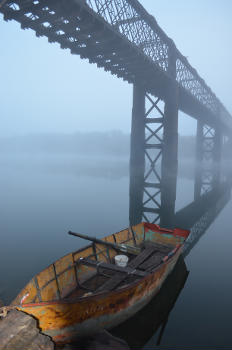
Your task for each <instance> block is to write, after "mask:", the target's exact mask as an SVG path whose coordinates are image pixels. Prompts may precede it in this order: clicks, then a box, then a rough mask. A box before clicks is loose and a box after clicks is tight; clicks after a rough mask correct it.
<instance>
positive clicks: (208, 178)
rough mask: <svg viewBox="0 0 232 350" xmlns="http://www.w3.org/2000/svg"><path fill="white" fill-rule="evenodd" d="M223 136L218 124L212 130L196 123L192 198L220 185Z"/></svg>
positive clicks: (200, 123)
mask: <svg viewBox="0 0 232 350" xmlns="http://www.w3.org/2000/svg"><path fill="white" fill-rule="evenodd" d="M222 140H223V134H222V130H221V126H220V124H219V123H218V124H217V125H216V126H215V127H214V128H213V127H210V126H208V125H206V124H204V123H203V122H202V121H198V122H197V136H196V165H195V187H194V198H195V199H197V198H199V197H200V196H201V195H203V194H205V193H208V192H209V191H211V190H213V189H215V188H217V187H218V186H219V185H220V166H221V157H222Z"/></svg>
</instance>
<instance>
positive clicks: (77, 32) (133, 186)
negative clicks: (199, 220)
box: [0, 0, 232, 226]
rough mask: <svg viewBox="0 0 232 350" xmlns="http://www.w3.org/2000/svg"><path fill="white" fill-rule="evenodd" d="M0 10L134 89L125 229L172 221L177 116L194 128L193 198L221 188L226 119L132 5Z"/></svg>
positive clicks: (19, 3)
mask: <svg viewBox="0 0 232 350" xmlns="http://www.w3.org/2000/svg"><path fill="white" fill-rule="evenodd" d="M0 12H1V13H2V14H3V17H4V20H6V21H8V20H16V21H18V22H19V23H20V24H21V27H22V29H28V28H30V29H32V30H34V31H35V34H36V36H38V37H40V36H46V37H47V38H48V41H49V42H50V43H52V42H57V43H59V44H60V47H61V48H62V49H70V52H71V53H72V54H76V55H79V56H80V57H81V58H82V59H88V60H89V62H90V63H95V64H97V66H98V67H102V68H104V69H105V70H106V71H109V72H110V73H111V74H114V75H116V76H117V77H119V78H122V79H123V80H125V81H127V82H129V83H131V84H132V85H133V91H134V93H133V110H132V126H131V154H130V221H131V223H136V222H137V221H141V219H143V220H148V221H151V222H158V221H160V222H161V224H165V225H167V226H172V225H173V223H174V220H175V218H174V216H175V215H174V213H175V199H176V180H177V170H178V157H177V151H178V111H179V110H180V111H183V112H184V113H185V114H187V115H189V116H191V117H192V118H195V119H196V120H197V125H198V126H197V135H196V138H197V150H196V159H197V164H198V166H197V169H196V174H195V200H197V199H198V198H200V197H201V196H202V195H204V193H207V192H210V191H212V190H213V189H214V188H216V187H217V186H218V185H219V183H220V172H219V170H218V169H219V167H215V164H217V165H218V164H219V163H220V160H221V154H222V145H223V142H226V141H230V140H231V133H232V118H231V115H230V114H229V113H228V111H227V110H226V108H225V107H224V106H223V104H222V103H221V101H220V100H219V99H218V98H217V97H216V95H215V94H214V93H213V92H212V91H211V89H210V88H209V87H208V86H207V84H206V82H205V81H204V80H203V79H202V78H201V77H200V76H199V74H198V73H197V71H196V70H195V69H194V68H193V67H192V66H191V65H190V64H189V62H188V60H187V59H186V57H185V56H183V55H182V54H181V53H180V51H179V50H178V49H177V48H176V46H175V43H174V42H173V40H172V39H170V38H169V37H168V36H167V35H166V34H165V33H164V31H163V30H162V29H161V28H160V27H159V25H158V24H157V22H156V20H155V18H154V17H153V16H151V15H150V14H149V13H148V12H147V11H146V10H145V9H144V7H143V6H142V5H141V4H140V3H139V1H138V0H13V1H12V0H0ZM161 209H162V210H161ZM161 212H162V213H163V214H162V215H161Z"/></svg>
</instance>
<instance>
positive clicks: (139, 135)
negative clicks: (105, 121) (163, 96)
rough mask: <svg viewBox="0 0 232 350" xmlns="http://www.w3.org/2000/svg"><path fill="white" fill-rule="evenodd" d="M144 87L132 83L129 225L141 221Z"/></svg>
mask: <svg viewBox="0 0 232 350" xmlns="http://www.w3.org/2000/svg"><path fill="white" fill-rule="evenodd" d="M144 126H145V89H144V87H143V86H141V85H140V84H139V83H136V84H134V90H133V109H132V123H131V142H130V194H129V196H130V209H129V211H130V213H129V220H130V224H131V225H135V224H137V223H139V222H141V221H142V212H143V208H142V207H143V189H144V172H145V153H144V146H145V129H144Z"/></svg>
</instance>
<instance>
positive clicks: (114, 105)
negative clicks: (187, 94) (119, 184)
mask: <svg viewBox="0 0 232 350" xmlns="http://www.w3.org/2000/svg"><path fill="white" fill-rule="evenodd" d="M140 2H141V3H142V4H143V5H144V7H145V8H146V9H147V10H148V11H149V12H150V13H151V14H152V15H153V16H154V17H155V18H156V20H157V21H158V23H159V24H160V26H161V27H162V28H163V29H164V30H165V32H166V33H167V35H168V36H169V37H171V38H172V39H173V40H174V41H175V43H176V45H177V47H178V48H179V50H180V51H181V52H182V54H183V55H185V56H187V58H188V60H189V62H190V63H191V64H192V66H193V67H194V68H196V69H197V70H198V72H199V74H200V75H201V76H202V78H203V79H205V81H206V83H207V84H208V85H209V86H210V87H211V88H212V90H213V91H214V92H215V93H216V95H217V96H218V97H219V98H220V99H221V101H222V102H223V104H224V105H225V106H226V108H227V109H228V110H229V112H230V113H231V112H232V101H231V96H230V95H231V89H230V82H231V81H232V69H231V62H232V47H231V34H232V21H231V15H232V2H231V0H220V2H219V1H212V0H194V1H193V0H188V1H186V0H175V1H170V0H141V1H140ZM0 58H1V60H0V62H1V64H0V76H1V84H0V94H1V107H0V108H1V128H0V136H4V135H6V136H10V135H17V134H28V133H42V132H65V133H72V132H75V131H77V130H80V131H99V130H101V131H107V130H112V129H119V130H122V131H124V132H126V133H128V132H130V123H131V108H132V85H129V84H128V83H126V82H124V81H122V80H120V79H118V78H116V77H115V76H112V75H111V74H110V73H106V72H104V70H103V69H98V68H97V67H96V65H93V64H89V63H88V61H86V60H81V59H80V58H79V56H74V55H71V54H70V51H69V50H61V49H60V47H59V46H58V44H49V43H48V41H47V39H46V38H45V37H42V38H37V37H36V36H35V34H34V32H33V31H32V30H22V29H21V28H20V25H19V24H18V23H17V22H14V21H9V22H5V21H3V16H2V15H1V14H0ZM195 127H196V122H195V121H194V120H193V119H191V118H189V117H187V118H184V117H182V116H181V117H180V127H179V132H180V133H181V134H193V133H194V132H195Z"/></svg>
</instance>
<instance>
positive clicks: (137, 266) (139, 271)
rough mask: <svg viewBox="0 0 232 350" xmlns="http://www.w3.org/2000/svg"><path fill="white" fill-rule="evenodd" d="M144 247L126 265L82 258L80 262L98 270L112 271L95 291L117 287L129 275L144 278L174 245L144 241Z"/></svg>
mask: <svg viewBox="0 0 232 350" xmlns="http://www.w3.org/2000/svg"><path fill="white" fill-rule="evenodd" d="M143 246H144V249H143V250H142V251H141V253H140V254H138V255H137V256H136V257H134V258H133V259H132V260H131V261H130V262H129V263H128V265H127V266H126V267H121V266H117V265H114V264H110V263H107V262H104V261H100V262H99V261H96V260H92V259H89V258H81V259H80V260H79V263H80V264H84V265H87V266H91V267H95V268H96V269H97V271H98V272H100V273H101V272H103V271H104V270H105V271H107V270H108V271H110V272H111V273H114V274H113V275H112V276H111V277H110V276H109V278H108V279H107V280H106V281H105V282H104V283H102V284H101V285H100V286H99V287H97V288H96V289H95V292H97V293H98V292H103V291H110V290H113V289H115V288H117V287H118V286H119V285H120V284H121V283H122V282H124V281H125V282H126V281H127V279H128V277H129V276H134V278H135V279H136V278H142V277H144V276H146V275H147V274H149V272H150V271H151V270H152V269H154V268H155V267H156V266H158V265H160V264H161V263H162V258H163V257H164V256H165V255H167V254H168V253H169V252H170V251H171V250H172V249H173V246H171V245H165V244H157V243H153V242H150V241H146V242H144V243H143Z"/></svg>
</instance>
